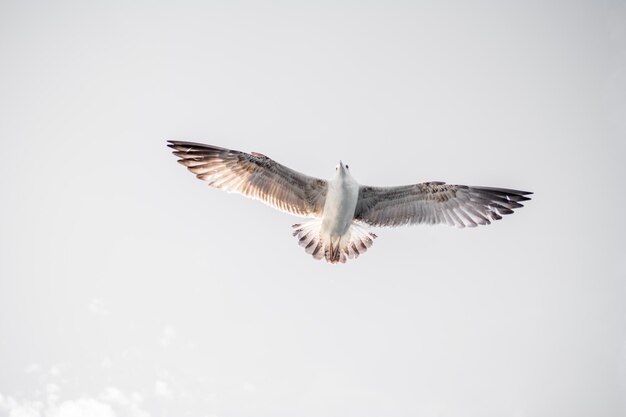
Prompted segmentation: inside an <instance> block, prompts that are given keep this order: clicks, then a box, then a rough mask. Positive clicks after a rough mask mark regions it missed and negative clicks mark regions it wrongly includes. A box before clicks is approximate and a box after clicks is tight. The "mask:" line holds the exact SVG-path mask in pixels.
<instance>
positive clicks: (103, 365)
mask: <svg viewBox="0 0 626 417" xmlns="http://www.w3.org/2000/svg"><path fill="white" fill-rule="evenodd" d="M100 367H101V368H102V369H111V368H112V367H113V361H112V360H111V359H109V358H103V359H102V362H100Z"/></svg>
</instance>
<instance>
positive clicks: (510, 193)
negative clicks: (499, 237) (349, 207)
mask: <svg viewBox="0 0 626 417" xmlns="http://www.w3.org/2000/svg"><path fill="white" fill-rule="evenodd" d="M529 194H532V193H531V192H528V191H519V190H509V189H504V188H488V187H468V186H466V185H449V184H445V183H443V182H425V183H421V184H413V185H404V186H399V187H369V186H361V187H360V189H359V200H358V202H357V206H356V211H355V213H354V219H355V220H356V221H358V222H361V223H366V224H368V225H370V226H392V227H393V226H402V225H405V224H418V223H427V224H437V223H446V224H449V225H451V226H457V227H466V226H469V227H475V226H477V225H479V224H482V225H485V224H490V223H491V221H490V219H491V220H499V219H501V218H502V215H504V214H511V213H513V210H514V209H517V208H520V207H523V205H522V204H521V203H520V202H522V201H526V200H530V198H529V197H526V196H527V195H529Z"/></svg>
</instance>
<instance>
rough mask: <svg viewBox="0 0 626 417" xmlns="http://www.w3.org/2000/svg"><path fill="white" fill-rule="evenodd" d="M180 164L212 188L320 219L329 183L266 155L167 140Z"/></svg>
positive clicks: (292, 212) (299, 214)
mask: <svg viewBox="0 0 626 417" xmlns="http://www.w3.org/2000/svg"><path fill="white" fill-rule="evenodd" d="M168 142H169V144H168V145H167V146H169V147H170V148H172V149H174V155H176V156H178V157H179V158H180V159H179V160H178V162H179V163H181V164H182V165H184V166H186V167H187V169H188V170H189V171H191V172H193V173H194V174H196V177H198V178H199V179H201V180H203V181H206V182H208V183H209V185H210V186H212V187H215V188H219V189H222V190H225V191H228V192H236V193H240V194H243V195H245V196H246V197H250V198H252V199H256V200H261V201H262V202H264V203H265V204H268V205H270V206H272V207H274V208H276V209H278V210H281V211H285V212H288V213H291V214H295V215H298V216H303V217H320V216H321V215H322V213H323V211H324V202H325V201H326V192H327V190H328V183H327V182H326V181H324V180H321V179H318V178H313V177H309V176H307V175H304V174H301V173H299V172H297V171H294V170H292V169H290V168H287V167H286V166H284V165H281V164H279V163H277V162H275V161H273V160H272V159H270V158H268V157H267V156H265V155H262V154H260V153H256V152H252V153H251V154H247V153H245V152H239V151H233V150H230V149H224V148H219V147H217V146H211V145H203V144H200V143H192V142H179V141H173V140H170V141H168Z"/></svg>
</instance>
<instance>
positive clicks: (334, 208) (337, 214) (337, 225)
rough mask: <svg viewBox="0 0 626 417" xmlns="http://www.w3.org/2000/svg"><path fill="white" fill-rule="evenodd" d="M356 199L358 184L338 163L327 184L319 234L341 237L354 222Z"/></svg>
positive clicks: (357, 196)
mask: <svg viewBox="0 0 626 417" xmlns="http://www.w3.org/2000/svg"><path fill="white" fill-rule="evenodd" d="M358 198H359V183H358V182H356V180H355V179H354V178H353V177H352V175H350V172H349V171H348V170H347V169H346V168H345V167H344V166H343V164H342V163H341V162H340V163H339V167H338V169H337V174H336V175H335V178H333V179H332V180H331V181H329V182H328V192H327V193H326V202H325V203H324V212H323V214H322V228H321V230H320V232H321V233H322V234H323V235H324V236H330V237H335V238H337V237H340V236H343V235H344V234H345V233H346V232H347V231H348V229H349V228H350V225H351V224H352V221H353V220H354V210H355V209H356V203H357V200H358Z"/></svg>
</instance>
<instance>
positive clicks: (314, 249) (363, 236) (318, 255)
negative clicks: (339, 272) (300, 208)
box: [292, 219, 377, 264]
mask: <svg viewBox="0 0 626 417" xmlns="http://www.w3.org/2000/svg"><path fill="white" fill-rule="evenodd" d="M292 227H293V229H294V232H293V235H294V236H295V237H296V238H297V239H298V244H299V245H300V246H302V247H303V248H304V250H305V251H306V253H308V254H309V255H311V256H313V257H314V258H315V259H318V260H319V259H322V258H324V259H325V260H326V262H328V263H331V264H335V263H345V262H346V261H347V260H348V259H356V258H358V257H359V255H362V254H364V253H365V252H366V251H367V250H368V249H369V248H370V247H371V246H372V244H373V243H374V239H376V238H377V236H376V235H375V234H374V233H371V232H368V231H367V230H366V229H364V228H363V227H361V226H359V225H357V224H355V223H353V224H352V225H351V226H350V228H349V229H348V231H347V232H346V233H345V234H343V235H341V236H330V235H328V236H323V235H322V233H321V228H322V221H321V220H320V219H314V220H309V221H306V222H303V223H298V224H294V225H293V226H292Z"/></svg>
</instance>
